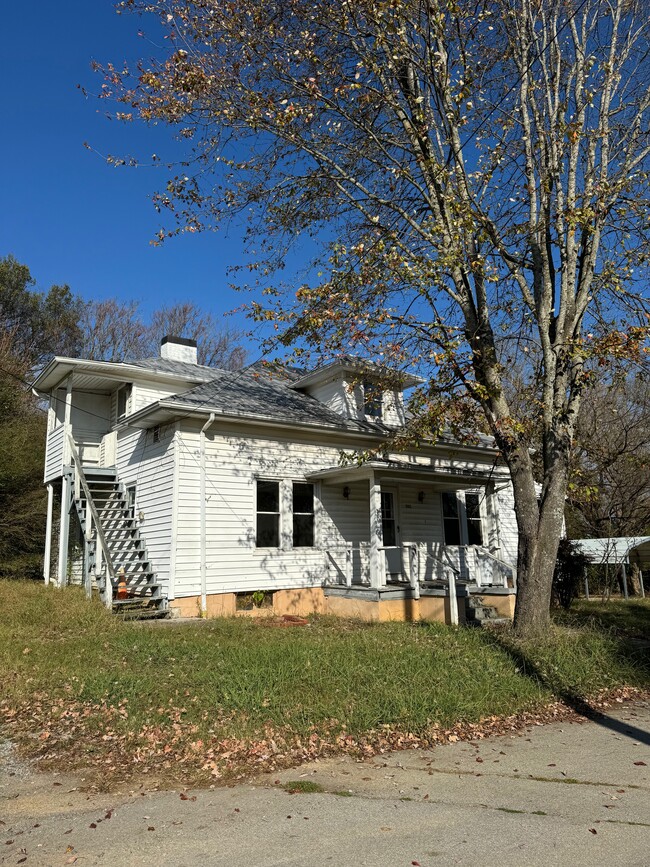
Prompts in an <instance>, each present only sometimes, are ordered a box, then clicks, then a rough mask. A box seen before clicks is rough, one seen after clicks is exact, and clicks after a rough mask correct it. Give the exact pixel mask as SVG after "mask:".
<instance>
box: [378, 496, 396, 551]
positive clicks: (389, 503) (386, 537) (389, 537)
mask: <svg viewBox="0 0 650 867" xmlns="http://www.w3.org/2000/svg"><path fill="white" fill-rule="evenodd" d="M381 537H382V542H383V544H384V547H386V548H394V547H395V546H396V545H397V527H396V524H395V501H394V500H393V494H392V493H391V492H390V491H382V492H381Z"/></svg>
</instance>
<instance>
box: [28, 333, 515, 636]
mask: <svg viewBox="0 0 650 867" xmlns="http://www.w3.org/2000/svg"><path fill="white" fill-rule="evenodd" d="M377 373H378V369H377V368H376V367H373V366H372V365H370V364H365V363H363V362H360V361H359V360H356V359H352V358H343V359H340V360H338V361H335V362H333V363H331V364H329V365H326V366H324V367H321V368H319V369H317V370H313V371H310V372H305V371H299V370H296V369H291V368H279V367H274V368H271V370H269V369H266V368H260V367H257V366H255V365H254V366H253V367H249V368H246V369H244V370H241V371H223V370H215V369H211V368H207V367H203V366H201V365H198V364H197V363H196V345H195V344H194V343H193V342H192V341H188V340H184V339H181V338H175V337H174V338H172V337H167V338H164V340H163V341H162V345H161V357H160V358H153V359H146V360H141V361H133V362H124V363H109V362H99V361H89V360H84V359H77V358H62V357H56V358H54V359H52V361H51V362H50V363H49V364H48V365H47V367H46V368H45V369H44V370H43V371H42V373H41V374H40V375H39V377H38V379H37V380H36V382H35V384H34V388H35V391H36V392H37V393H38V394H39V395H40V396H42V397H43V398H45V399H47V400H49V423H48V432H47V450H46V458H45V483H46V485H47V488H48V494H49V496H48V515H47V539H46V550H45V558H44V559H45V565H44V576H45V580H46V581H49V580H50V578H51V576H53V577H54V580H55V581H56V583H58V584H59V585H63V584H65V583H66V582H67V581H70V580H77V581H83V582H84V584H85V586H86V589H87V592H88V594H89V595H90V593H91V592H92V590H93V588H94V589H96V590H99V592H100V594H101V596H102V598H103V599H104V601H105V603H106V604H107V605H111V606H113V607H114V608H119V606H122V605H123V606H127V607H128V606H131V605H132V604H133V601H132V600H133V599H134V598H137V599H141V600H143V601H144V602H145V604H146V605H148V606H149V607H150V608H155V609H157V610H167V609H168V608H171V609H176V610H177V611H178V612H180V613H181V614H183V615H186V616H187V615H196V616H199V615H204V616H218V615H229V614H233V615H234V614H236V613H245V612H246V608H247V603H250V602H251V600H254V602H255V603H257V604H258V605H261V606H262V607H261V608H260V609H259V611H258V612H256V613H265V612H267V611H274V612H276V613H294V614H305V613H309V612H327V613H334V614H342V615H351V616H358V617H362V618H364V619H373V620H374V619H379V620H384V619H447V620H448V621H450V622H457V621H458V619H459V617H460V620H461V621H462V620H463V617H464V611H465V599H466V598H468V597H469V598H471V597H472V596H473V595H480V596H481V597H482V598H483V599H485V600H486V601H487V602H489V604H490V605H492V606H494V607H495V608H496V609H497V610H498V611H499V612H500V613H502V614H505V615H511V614H512V611H513V606H514V594H515V586H516V579H515V564H516V545H517V529H516V523H515V516H514V510H513V494H512V486H511V482H510V478H509V474H508V470H507V468H506V467H505V466H504V464H503V463H502V462H501V460H500V459H499V455H498V452H497V451H496V449H495V448H494V446H493V444H492V441H491V440H490V439H489V438H487V437H479V438H477V442H476V444H475V445H465V444H460V443H458V442H455V441H453V440H452V439H450V438H442V439H440V440H438V441H437V442H433V441H431V442H430V443H427V444H425V445H422V446H419V447H418V448H417V449H413V450H412V451H410V452H409V453H406V454H397V453H393V452H391V451H390V446H389V437H390V434H391V433H393V432H394V431H395V429H396V428H398V427H399V426H400V424H402V423H403V421H404V398H403V393H402V390H401V389H403V388H408V387H410V386H412V385H414V384H416V383H417V382H418V381H419V380H418V379H417V377H413V376H410V375H403V376H402V377H401V384H400V387H397V386H396V387H395V388H394V389H393V390H382V389H381V388H380V386H379V384H378V382H379V380H378V377H377ZM382 443H386V448H385V449H383V450H382V449H381V445H382ZM378 446H379V450H378V448H377V447H378ZM370 450H373V451H374V453H375V454H381V455H382V456H381V457H380V458H379V457H377V458H372V459H367V460H364V461H351V462H350V461H348V462H347V463H346V462H345V461H342V457H341V456H342V454H344V453H348V454H349V453H358V454H362V453H367V452H369V451H370ZM59 492H60V495H59ZM59 502H60V503H61V507H60V512H59V510H58V507H57V504H58V503H59ZM55 513H57V514H60V520H59V521H58V530H57V532H56V533H54V532H53V528H54V527H55V526H56V523H57V522H56V521H55V520H54V518H55ZM53 537H54V538H53ZM53 543H54V544H53ZM54 549H56V551H57V552H58V553H56V556H54V554H53V550H54ZM54 561H55V562H54ZM486 597H487V598H486ZM459 602H460V604H459Z"/></svg>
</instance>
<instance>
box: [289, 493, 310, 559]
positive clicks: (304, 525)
mask: <svg viewBox="0 0 650 867" xmlns="http://www.w3.org/2000/svg"><path fill="white" fill-rule="evenodd" d="M293 547H294V548H313V547H314V486H313V485H310V484H308V483H307V482H294V483H293Z"/></svg>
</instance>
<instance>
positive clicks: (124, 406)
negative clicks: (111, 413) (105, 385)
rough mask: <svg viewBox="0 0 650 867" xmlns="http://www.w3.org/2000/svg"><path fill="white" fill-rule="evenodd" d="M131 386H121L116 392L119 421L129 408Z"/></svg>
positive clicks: (129, 384) (128, 384) (127, 384)
mask: <svg viewBox="0 0 650 867" xmlns="http://www.w3.org/2000/svg"><path fill="white" fill-rule="evenodd" d="M132 390H133V386H132V385H131V383H130V382H128V383H126V385H121V386H120V387H119V388H118V390H117V420H118V421H121V420H122V419H123V418H124V416H125V415H126V414H127V413H128V412H129V410H130V407H131V392H132Z"/></svg>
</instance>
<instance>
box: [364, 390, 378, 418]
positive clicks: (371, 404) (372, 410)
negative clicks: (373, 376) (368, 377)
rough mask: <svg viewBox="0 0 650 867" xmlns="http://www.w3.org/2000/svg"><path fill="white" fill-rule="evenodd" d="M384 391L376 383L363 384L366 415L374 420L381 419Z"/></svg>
mask: <svg viewBox="0 0 650 867" xmlns="http://www.w3.org/2000/svg"><path fill="white" fill-rule="evenodd" d="M381 404H382V391H381V388H380V387H379V385H377V384H376V383H374V382H364V384H363V408H364V411H365V413H366V415H370V416H372V417H373V418H381V410H382V406H381Z"/></svg>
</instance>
